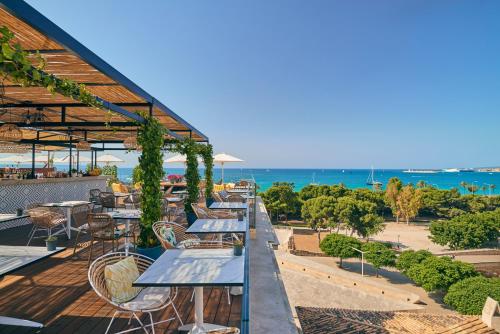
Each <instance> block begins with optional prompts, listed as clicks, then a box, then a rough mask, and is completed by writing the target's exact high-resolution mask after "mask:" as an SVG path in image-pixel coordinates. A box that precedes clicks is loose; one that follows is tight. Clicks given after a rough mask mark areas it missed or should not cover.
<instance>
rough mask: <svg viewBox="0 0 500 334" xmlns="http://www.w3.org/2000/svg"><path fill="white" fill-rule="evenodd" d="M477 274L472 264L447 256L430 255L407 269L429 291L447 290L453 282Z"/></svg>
mask: <svg viewBox="0 0 500 334" xmlns="http://www.w3.org/2000/svg"><path fill="white" fill-rule="evenodd" d="M477 275H478V273H477V272H476V270H475V269H474V266H473V265H472V264H470V263H464V262H461V261H453V260H452V259H451V258H449V257H446V256H445V257H437V256H429V257H427V258H426V259H424V260H423V261H422V262H420V263H419V264H415V265H413V266H411V267H410V268H409V269H408V270H407V276H408V277H409V278H411V279H412V280H413V281H414V282H415V283H416V284H417V285H419V286H421V287H422V288H424V290H425V291H428V292H430V291H438V290H441V291H446V290H448V288H449V287H450V286H451V285H452V284H454V283H456V282H458V281H460V280H463V279H465V278H468V277H473V276H477Z"/></svg>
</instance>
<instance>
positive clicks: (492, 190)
mask: <svg viewBox="0 0 500 334" xmlns="http://www.w3.org/2000/svg"><path fill="white" fill-rule="evenodd" d="M496 187H497V186H496V185H494V184H490V192H491V193H492V194H494V193H495V188H496Z"/></svg>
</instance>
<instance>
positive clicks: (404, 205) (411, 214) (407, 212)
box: [397, 185, 422, 224]
mask: <svg viewBox="0 0 500 334" xmlns="http://www.w3.org/2000/svg"><path fill="white" fill-rule="evenodd" d="M421 206H422V197H421V192H420V190H415V188H413V186H412V185H407V186H405V187H403V188H402V189H401V192H400V193H399V195H398V199H397V207H398V211H399V213H400V214H401V216H402V217H403V218H405V220H406V224H409V223H410V219H412V218H415V217H416V216H417V214H418V210H419V209H420V207H421Z"/></svg>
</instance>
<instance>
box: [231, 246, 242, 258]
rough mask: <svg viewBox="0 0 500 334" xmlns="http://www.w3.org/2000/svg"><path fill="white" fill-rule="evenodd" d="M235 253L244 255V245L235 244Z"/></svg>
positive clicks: (235, 254)
mask: <svg viewBox="0 0 500 334" xmlns="http://www.w3.org/2000/svg"><path fill="white" fill-rule="evenodd" d="M233 254H234V256H241V255H243V245H241V246H237V245H234V246H233Z"/></svg>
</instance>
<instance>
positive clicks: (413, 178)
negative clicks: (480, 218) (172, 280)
mask: <svg viewBox="0 0 500 334" xmlns="http://www.w3.org/2000/svg"><path fill="white" fill-rule="evenodd" d="M165 171H166V172H167V173H168V174H183V172H184V170H183V169H182V168H169V169H165ZM200 172H201V173H203V170H200ZM118 173H119V175H118V177H119V178H120V179H121V180H123V181H128V182H129V181H130V179H131V175H132V168H119V169H118ZM369 174H370V170H367V169H366V170H365V169H345V170H342V169H247V168H243V169H239V168H225V169H224V180H225V181H226V182H230V181H236V180H240V179H242V178H244V179H245V178H247V179H248V178H252V179H255V181H256V182H257V184H258V185H259V186H260V190H261V191H263V190H266V189H267V188H269V187H270V186H271V185H272V183H273V182H277V181H286V182H293V183H294V184H295V189H296V190H297V191H298V190H300V189H302V188H303V187H305V186H307V185H308V184H310V183H311V182H313V177H314V180H315V182H316V183H319V184H336V183H340V182H342V183H344V184H345V185H346V186H347V187H349V188H363V187H369V186H367V185H366V179H367V178H368V175H369ZM394 176H396V177H398V178H400V179H401V180H402V181H403V182H404V183H410V182H411V183H413V184H416V183H417V182H418V181H419V180H424V181H425V182H426V183H428V184H431V185H434V186H435V187H438V188H440V189H451V188H453V187H456V188H460V182H462V181H465V182H467V183H476V184H477V185H479V186H480V187H481V186H482V185H483V184H495V185H496V187H497V189H496V190H495V191H496V192H500V173H480V172H460V173H443V172H439V173H435V174H410V173H403V171H402V170H394V169H391V170H389V169H385V170H375V179H376V180H377V181H380V182H382V183H383V184H384V186H385V185H386V184H387V181H388V180H389V179H390V178H391V177H394ZM220 178H221V170H220V169H218V168H215V169H214V180H216V181H217V180H219V179H220Z"/></svg>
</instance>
